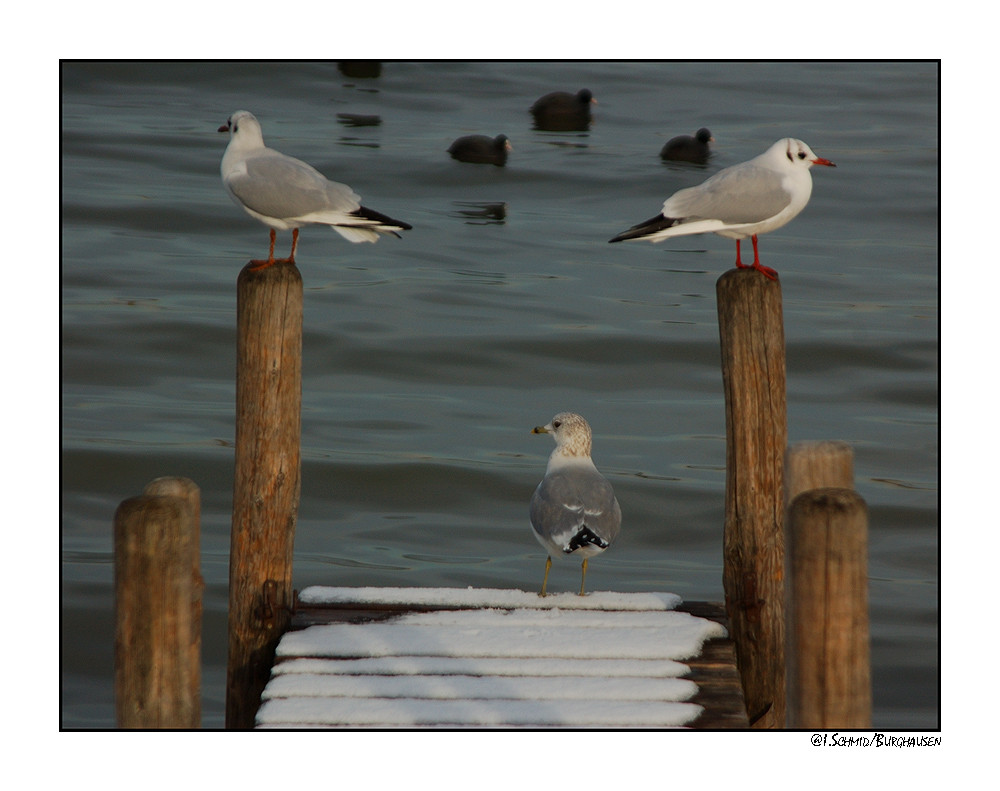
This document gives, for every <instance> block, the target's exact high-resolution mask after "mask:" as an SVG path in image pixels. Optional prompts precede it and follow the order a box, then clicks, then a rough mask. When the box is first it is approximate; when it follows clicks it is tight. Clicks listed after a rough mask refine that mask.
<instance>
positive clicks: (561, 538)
mask: <svg viewBox="0 0 1000 791" xmlns="http://www.w3.org/2000/svg"><path fill="white" fill-rule="evenodd" d="M532 433H533V434H551V435H552V438H553V439H554V440H555V441H556V447H555V450H553V451H552V455H551V456H549V463H548V465H547V466H546V468H545V477H544V478H542V482H541V483H540V484H538V487H537V488H536V489H535V493H534V494H533V495H532V496H531V506H530V511H529V513H530V516H531V527H532V529H533V530H534V533H535V538H537V539H538V543H540V544H541V545H542V546H543V547H545V551H546V552H548V558H547V559H546V561H545V577H544V578H543V579H542V591H541V593H540V594H539V595H540V596H544V595H545V587H546V585H547V584H548V581H549V570H550V569H551V568H552V558H553V557H557V558H574V559H577V560H579V559H581V558H582V559H583V564H582V567H581V568H582V573H581V577H580V595H581V596H583V595H584V592H585V591H584V588H585V586H586V583H587V561H588V560H589V559H590V558H592V557H593V556H594V555H598V554H600V553H601V552H603V551H604V550H605V549H607V548H608V547H609V546H611V543H612V542H613V541H614V540H615V539H616V538H617V537H618V533H619V532H620V531H621V527H622V510H621V508H620V507H619V505H618V500H617V499H615V493H614V490H613V489H612V488H611V484H610V483H608V481H607V479H606V478H605V477H604V476H603V475H601V473H599V472H598V471H597V467H595V466H594V462H593V460H592V459H591V458H590V449H591V445H592V434H591V430H590V424H589V423H587V421H586V420H584V419H583V417H581V416H580V415H577V414H575V413H573V412H560V413H559V414H558V415H556V416H555V417H554V418H552V422H550V423H549V424H547V425H545V426H535V428H534V429H532Z"/></svg>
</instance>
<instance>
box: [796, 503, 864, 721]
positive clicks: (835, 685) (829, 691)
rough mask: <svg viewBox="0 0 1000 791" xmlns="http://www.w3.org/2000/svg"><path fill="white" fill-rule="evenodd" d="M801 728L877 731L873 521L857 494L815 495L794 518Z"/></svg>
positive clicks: (798, 715) (798, 507)
mask: <svg viewBox="0 0 1000 791" xmlns="http://www.w3.org/2000/svg"><path fill="white" fill-rule="evenodd" d="M788 554H789V577H790V580H789V619H788V630H789V641H788V653H789V666H788V675H789V679H788V681H789V691H788V720H789V723H788V724H789V726H790V727H793V728H809V729H813V728H815V729H825V728H864V729H868V728H871V715H872V700H871V659H870V648H869V625H868V513H867V507H866V506H865V501H864V500H863V499H862V498H861V496H860V495H858V494H857V492H855V491H854V490H853V489H848V488H839V487H828V488H820V489H810V490H809V491H806V492H803V493H801V494H799V495H798V496H796V497H795V499H794V500H792V503H791V507H790V508H789V512H788Z"/></svg>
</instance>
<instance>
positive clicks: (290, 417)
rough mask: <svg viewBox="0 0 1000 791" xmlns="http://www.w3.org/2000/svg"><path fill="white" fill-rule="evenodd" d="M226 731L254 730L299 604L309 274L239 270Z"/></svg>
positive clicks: (288, 268) (287, 269) (285, 268)
mask: <svg viewBox="0 0 1000 791" xmlns="http://www.w3.org/2000/svg"><path fill="white" fill-rule="evenodd" d="M236 324H237V342H236V343H237V351H236V356H237V363H236V472H235V480H234V487H233V526H232V537H231V549H230V558H229V660H228V672H227V679H226V727H227V728H237V729H244V728H252V727H253V725H254V717H255V715H256V713H257V709H258V707H259V706H260V693H261V692H262V691H263V689H264V686H265V685H266V684H267V680H268V677H269V673H270V669H271V663H272V661H273V658H274V650H275V647H276V645H277V642H278V638H279V637H280V636H281V634H282V632H284V630H285V628H286V626H287V624H288V620H289V613H290V611H291V606H292V548H293V544H294V540H295V519H296V515H297V512H298V505H299V487H300V467H301V457H300V430H301V412H302V276H301V275H300V274H299V270H298V269H297V268H296V267H295V266H294V265H289V264H276V265H274V266H270V267H267V268H265V269H261V270H259V271H256V272H255V271H252V269H251V268H250V266H249V265H247V266H246V267H244V268H243V271H241V272H240V276H239V279H238V281H237V299H236Z"/></svg>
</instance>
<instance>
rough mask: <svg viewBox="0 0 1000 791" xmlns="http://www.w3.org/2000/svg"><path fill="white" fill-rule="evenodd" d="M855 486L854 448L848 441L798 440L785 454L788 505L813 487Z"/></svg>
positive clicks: (786, 501)
mask: <svg viewBox="0 0 1000 791" xmlns="http://www.w3.org/2000/svg"><path fill="white" fill-rule="evenodd" d="M827 486H836V487H839V488H841V489H853V488H854V449H853V448H852V447H851V446H850V445H849V444H847V443H846V442H837V441H833V440H820V441H813V442H796V443H794V444H792V445H790V446H789V448H788V452H787V453H786V454H785V509H786V511H787V509H788V508H789V506H791V504H792V500H794V499H795V498H796V497H798V495H800V494H802V492H807V491H809V490H810V489H821V488H824V487H827Z"/></svg>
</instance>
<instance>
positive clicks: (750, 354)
mask: <svg viewBox="0 0 1000 791" xmlns="http://www.w3.org/2000/svg"><path fill="white" fill-rule="evenodd" d="M716 297H717V301H718V312H719V337H720V345H721V348H722V382H723V389H724V392H725V398H726V517H725V529H724V534H723V557H724V569H723V588H724V590H725V594H726V611H727V614H728V616H729V622H730V628H731V630H732V636H733V640H734V642H735V643H736V657H737V664H738V666H739V670H740V677H741V679H742V682H743V695H744V698H745V700H746V706H747V715H748V717H749V719H750V723H751V726H752V727H756V728H782V727H784V724H785V634H784V629H785V612H784V570H785V537H784V503H783V499H782V498H783V487H784V482H783V466H784V455H785V446H786V444H787V437H788V423H787V417H786V408H785V332H784V324H783V320H782V305H781V285H780V283H779V282H778V281H772V280H769V279H768V278H766V277H765V276H764V275H762V274H761V273H760V272H758V271H756V270H754V269H749V268H748V269H731V270H729V271H728V272H726V273H725V274H724V275H722V277H720V278H719V280H718V282H717V283H716Z"/></svg>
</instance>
